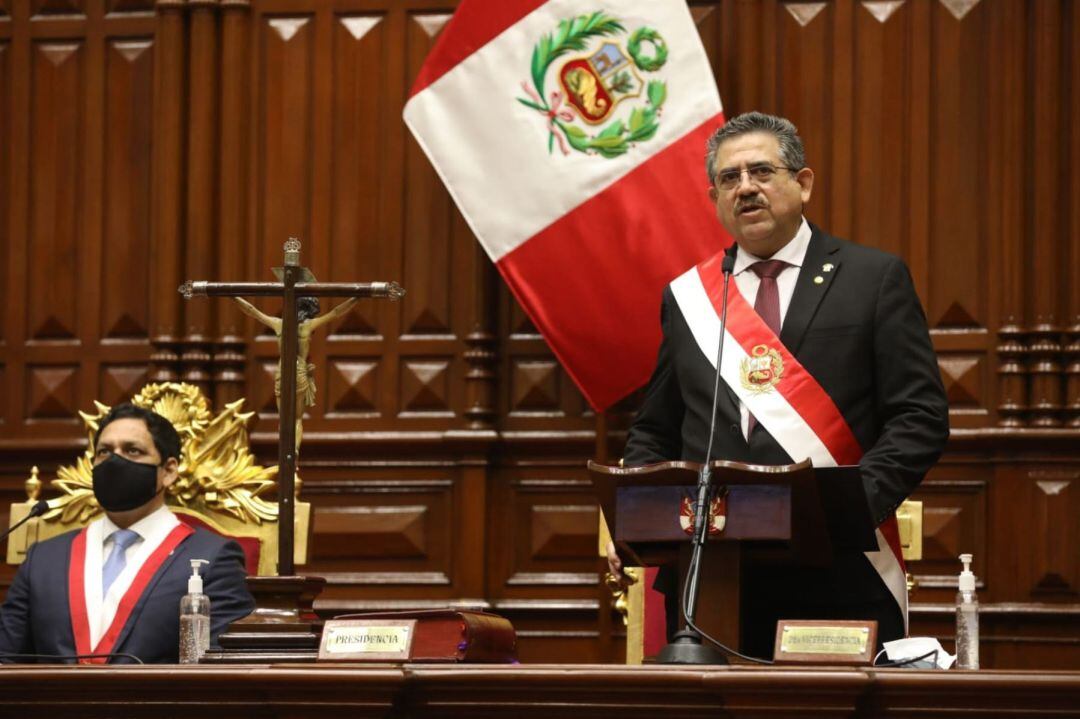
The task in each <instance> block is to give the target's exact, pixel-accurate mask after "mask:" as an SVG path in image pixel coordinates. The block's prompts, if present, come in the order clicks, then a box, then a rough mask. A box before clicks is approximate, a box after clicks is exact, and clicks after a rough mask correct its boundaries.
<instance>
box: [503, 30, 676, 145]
mask: <svg viewBox="0 0 1080 719" xmlns="http://www.w3.org/2000/svg"><path fill="white" fill-rule="evenodd" d="M574 51H578V52H580V51H585V54H582V55H575V56H574V57H572V58H570V59H568V60H565V61H564V62H561V63H558V62H556V61H557V60H560V59H562V58H563V57H564V56H566V55H568V54H570V53H571V52H574ZM667 56H668V48H667V44H666V43H665V42H664V38H663V36H662V35H661V34H660V33H659V32H658V31H657V30H655V29H654V28H650V27H646V26H642V27H639V28H637V29H635V30H634V31H633V32H632V33H630V34H629V36H628V37H627V30H626V28H625V27H624V25H623V24H622V23H621V22H620V21H619V20H618V19H616V18H614V17H612V16H610V15H606V14H605V13H603V12H594V13H592V14H591V15H579V16H577V17H575V18H573V19H568V20H563V21H562V22H560V23H559V26H558V28H557V29H556V30H555V31H554V32H553V33H548V34H546V35H544V36H543V37H542V38H540V41H539V42H538V43H537V44H536V46H535V47H534V48H533V53H532V68H531V69H532V78H531V81H532V84H531V85H530V84H529V82H528V81H525V82H522V83H521V86H522V89H524V90H525V92H526V94H527V95H528V97H526V98H521V97H519V98H518V102H520V103H521V104H522V105H525V106H526V107H528V108H531V109H533V110H536V111H537V112H539V113H540V114H541V115H542V116H544V118H546V120H547V122H548V130H549V134H548V151H549V152H551V151H552V148H553V146H554V145H555V143H556V142H558V145H559V149H560V150H562V153H563V154H564V155H567V154H570V150H569V148H573V149H575V150H577V151H578V152H585V153H590V154H598V155H600V156H601V157H609V158H610V157H618V156H619V155H622V154H625V153H626V152H627V150H629V148H630V147H632V146H633V144H634V143H637V142H644V141H646V140H649V139H651V138H652V137H653V136H654V135H655V134H656V131H657V130H658V129H659V127H660V124H659V115H660V110H661V108H662V107H663V105H664V100H666V99H667V83H665V82H664V81H663V80H662V79H659V78H657V77H651V76H654V75H655V74H656V73H657V72H658V71H659V70H660V69H661V68H663V67H664V63H666V62H667ZM549 74H553V75H554V78H553V79H554V80H556V81H557V85H558V87H559V89H558V90H553V91H552V92H551V94H550V95H545V88H546V86H547V81H548V75H549ZM643 75H645V76H650V77H649V79H647V80H646V79H643V77H642V76H643ZM624 100H625V101H629V102H628V104H630V105H631V106H632V109H630V111H629V112H625V111H620V112H616V107H617V106H618V105H619V104H620V103H622V102H623V101H624ZM564 102H565V104H563V103H564ZM604 123H608V124H606V126H604V127H603V128H601V129H600V130H599V131H598V132H592V130H593V129H594V127H595V126H599V125H602V124H604Z"/></svg>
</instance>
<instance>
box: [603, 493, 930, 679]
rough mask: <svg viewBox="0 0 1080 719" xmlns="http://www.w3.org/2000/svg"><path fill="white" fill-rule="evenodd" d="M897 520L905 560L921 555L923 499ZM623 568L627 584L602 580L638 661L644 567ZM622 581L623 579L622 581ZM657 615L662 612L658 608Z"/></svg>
mask: <svg viewBox="0 0 1080 719" xmlns="http://www.w3.org/2000/svg"><path fill="white" fill-rule="evenodd" d="M896 521H897V525H898V527H899V531H900V550H901V553H902V555H903V557H904V561H905V562H915V561H918V560H920V559H922V539H923V503H922V502H919V501H916V500H913V499H908V500H906V501H904V502H903V503H901V505H900V506H899V507H898V508H897V510H896ZM598 534H599V545H600V546H599V549H600V556H601V557H606V556H607V545H608V542H609V541H610V540H611V533H610V532H609V531H608V525H607V521H606V520H605V519H604V513H603V512H600V527H599V533H598ZM623 572H624V573H625V574H626V575H627V577H628V578H629V585H628V586H623V585H622V584H620V582H619V581H618V580H617V579H616V578H615V577H612V576H611V574H610V573H608V574H607V575H606V576H605V584H606V585H607V587H608V589H610V590H611V593H612V603H613V606H614V608H615V610H616V611H617V612H618V613H619V614H620V615H621V616H622V620H623V624H624V625H625V627H626V663H627V664H641V662H642V661H643V660H644V658H645V633H646V621H647V620H646V615H645V598H646V592H647V589H648V588H647V587H646V586H645V581H644V579H645V568H644V567H624V568H623ZM623 584H625V582H624V583H623ZM907 588H908V592H909V593H910V592H911V590H912V589H914V588H915V581H914V579H913V578H912V575H911V573H910V572H909V573H908V575H907ZM659 616H661V617H662V616H663V613H662V612H661V613H660V615H659Z"/></svg>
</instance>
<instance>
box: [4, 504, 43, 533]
mask: <svg viewBox="0 0 1080 719" xmlns="http://www.w3.org/2000/svg"><path fill="white" fill-rule="evenodd" d="M47 511H49V502H48V500H45V499H39V500H38V503H37V504H35V505H34V506H33V507H31V508H30V513H29V514H27V515H26V516H25V517H23V518H22V519H20V520H19V521H18V522H16V523H15V524H13V525H12V526H10V527H8V529H7V531H6V532H4V533H3V534H0V540H3V539H6V538H7V536H8V535H9V534H11V533H12V532H14V531H15V530H16V529H18V528H19V527H21V526H23V525H24V524H26V523H27V522H29V521H30V520H31V519H33V518H34V517H40V516H41V515H43V514H45V512H47Z"/></svg>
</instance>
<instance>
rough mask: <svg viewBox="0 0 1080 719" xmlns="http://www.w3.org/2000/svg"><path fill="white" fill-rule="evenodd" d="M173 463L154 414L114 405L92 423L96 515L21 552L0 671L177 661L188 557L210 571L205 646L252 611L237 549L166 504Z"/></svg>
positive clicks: (175, 440) (167, 437) (176, 450)
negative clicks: (29, 665)
mask: <svg viewBox="0 0 1080 719" xmlns="http://www.w3.org/2000/svg"><path fill="white" fill-rule="evenodd" d="M179 457H180V436H179V435H178V434H177V432H176V429H175V428H173V426H172V425H171V424H170V423H169V421H168V420H166V419H165V418H164V417H162V416H161V415H159V414H156V413H154V412H151V411H149V410H146V409H142V408H140V407H135V406H133V405H130V404H122V405H118V406H116V407H114V408H113V409H112V411H110V412H109V413H108V414H107V415H106V416H105V417H104V418H103V419H102V420H101V424H100V428H99V429H98V432H97V434H96V436H95V437H94V470H93V476H94V495H95V496H96V497H97V500H98V503H99V504H100V505H101V506H102V508H103V509H104V510H105V516H103V517H100V518H98V519H97V520H95V521H93V522H91V523H90V524H89V525H88V526H87V527H86V528H84V529H81V530H77V531H74V532H68V533H67V534H63V535H61V536H59V537H54V538H52V539H49V540H46V541H43V542H39V543H37V544H35V545H33V546H32V547H31V548H30V550H29V552H27V555H26V560H25V561H24V562H23V563H22V565H21V566H20V567H19V571H18V573H17V574H16V575H15V579H14V581H13V582H12V584H11V588H10V589H9V590H8V594H7V599H6V600H5V602H4V604H3V607H0V662H11V661H26V662H34V661H38V662H60V661H68V662H74V661H76V660H75V656H76V655H88V654H95V655H110V654H112V655H119V654H124V655H131V656H135V657H138V658H139V659H140V660H141V661H143V662H145V663H170V662H176V661H178V656H179V634H180V629H179V626H180V622H179V616H180V598H181V597H182V596H183V595H184V594H186V593H187V580H188V577H189V576H191V560H192V559H205V560H207V561H208V562H209V564H207V565H205V566H204V567H203V571H202V574H203V576H204V577H205V581H204V588H203V592H204V593H205V594H206V595H208V596H209V598H210V610H211V628H210V634H211V644H212V645H213V644H216V641H217V637H218V635H219V634H221V633H222V632H223V631H224V630H225V629H226V627H228V625H229V624H230V623H231V622H233V621H236V620H237V619H241V618H243V617H245V616H247V615H248V614H249V613H251V611H252V610H253V609H254V608H255V602H254V600H253V599H252V597H251V594H250V593H249V592H248V590H247V586H246V583H245V576H246V572H245V571H244V555H243V552H242V550H241V549H240V547H239V545H237V544H236V542H233V541H230V540H227V539H224V538H223V537H220V536H218V535H216V534H213V533H212V532H208V531H205V530H203V529H192V528H191V527H189V526H187V525H186V524H181V523H180V521H179V520H178V519H177V518H176V516H175V515H174V514H173V513H172V512H170V511H169V510H168V509H167V508H166V507H165V499H164V494H163V493H164V490H165V488H166V487H168V486H169V485H170V484H172V483H173V482H174V481H175V480H176V478H177V467H178V465H179ZM33 655H37V656H36V657H35V656H33ZM82 661H84V662H85V661H90V660H87V659H83V660H82ZM92 661H94V662H105V661H106V659H105V658H101V659H94V660H92ZM108 661H110V662H112V663H116V664H121V663H132V662H133V661H134V660H132V659H130V658H128V657H125V656H113V657H111V658H109V659H108Z"/></svg>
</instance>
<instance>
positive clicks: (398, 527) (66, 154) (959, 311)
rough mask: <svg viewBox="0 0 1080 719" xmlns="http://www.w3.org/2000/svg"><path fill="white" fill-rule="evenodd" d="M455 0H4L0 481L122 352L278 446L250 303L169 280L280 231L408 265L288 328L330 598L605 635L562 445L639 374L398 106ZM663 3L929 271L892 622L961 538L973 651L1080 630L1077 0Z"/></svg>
mask: <svg viewBox="0 0 1080 719" xmlns="http://www.w3.org/2000/svg"><path fill="white" fill-rule="evenodd" d="M455 4H456V3H455V2H454V0H425V1H423V2H420V1H418V0H254V1H249V0H188V2H183V1H182V0H158V1H157V2H154V1H153V0H0V240H2V243H0V244H2V251H0V277H2V278H3V289H2V293H3V294H2V297H3V300H4V303H3V307H4V309H3V314H2V321H0V383H2V385H0V386H3V388H4V390H5V391H4V394H3V396H2V398H0V499H2V500H3V502H4V503H7V502H9V501H15V500H19V499H21V497H22V481H23V479H24V478H25V477H26V474H27V470H28V468H29V466H30V465H31V464H40V465H41V466H42V469H43V470H44V472H45V474H46V475H48V474H49V473H50V472H52V471H54V470H55V468H56V467H57V466H58V465H59V464H63V463H68V462H70V461H71V460H72V459H73V457H74V455H75V454H76V453H77V452H78V451H79V450H80V447H81V442H82V441H83V437H82V433H81V429H80V425H79V421H78V419H77V414H76V413H77V411H78V410H80V409H88V408H90V407H91V406H92V402H93V401H94V400H95V399H100V400H102V401H104V402H106V403H109V404H112V403H115V402H118V401H121V400H122V399H124V398H126V397H128V396H130V395H131V394H132V393H133V392H134V391H136V390H137V389H138V388H139V387H140V386H141V385H142V384H143V383H144V382H146V381H147V380H150V379H156V380H166V379H167V380H177V379H180V380H185V381H188V382H194V383H197V384H199V385H201V386H202V387H203V388H204V389H205V390H206V391H207V392H208V393H209V395H210V396H211V397H213V398H214V400H215V402H217V403H219V404H220V403H222V402H224V401H228V400H231V399H234V398H237V397H245V398H247V400H248V402H249V405H248V406H249V407H252V408H254V409H256V410H257V411H258V413H259V415H258V416H259V423H258V426H257V428H256V430H257V431H256V432H255V434H254V435H253V437H254V442H255V445H256V448H257V450H258V452H259V454H260V456H261V458H262V459H263V461H265V462H271V461H272V459H273V457H274V456H275V451H274V442H275V441H276V417H275V407H274V399H273V372H274V367H275V364H276V346H275V344H274V341H273V338H272V337H271V336H269V335H267V334H266V333H265V332H264V331H263V330H262V328H260V327H256V326H255V325H254V324H253V323H252V322H250V321H249V320H247V319H245V318H244V317H243V316H242V315H240V314H239V313H238V312H237V311H236V310H235V308H234V307H232V306H231V305H229V304H228V303H227V302H226V301H224V300H206V299H202V300H194V301H190V302H184V301H182V300H181V298H180V296H179V295H178V294H177V293H176V287H177V285H179V284H180V282H181V281H182V280H184V279H221V280H235V279H268V278H269V269H268V268H269V267H271V266H272V265H274V264H277V263H279V262H280V260H281V245H282V243H283V242H284V241H285V240H286V239H287V238H288V237H290V236H296V237H299V238H301V239H302V241H303V243H304V258H305V261H306V262H307V263H308V264H309V265H310V266H311V268H312V269H313V271H314V272H315V273H316V275H317V276H318V277H319V278H321V279H329V280H335V281H347V280H354V281H355V280H378V279H394V280H398V281H400V282H402V284H404V285H405V286H406V287H407V289H408V296H407V297H406V299H405V300H404V301H403V302H401V303H397V304H393V303H387V302H381V303H380V302H375V301H367V302H364V303H362V304H361V306H360V307H359V309H358V310H356V311H355V312H353V313H352V314H351V315H350V316H349V317H348V318H346V319H344V320H342V321H340V322H339V323H338V324H337V325H336V326H335V327H333V328H332V330H331V332H330V333H329V336H323V337H319V338H318V339H316V340H315V341H314V343H313V349H312V360H313V361H314V362H315V364H316V365H317V368H318V369H317V374H316V379H317V384H318V387H319V395H318V404H317V405H316V406H315V407H314V408H313V409H312V411H311V412H310V416H309V417H308V418H307V419H306V421H305V434H304V445H303V448H302V453H301V462H300V466H301V475H302V477H303V479H304V495H305V497H306V498H307V499H308V500H310V501H311V502H312V503H313V504H314V505H315V512H316V514H315V527H316V529H315V532H316V535H315V544H314V557H313V561H312V562H311V564H310V565H309V566H308V567H307V571H309V572H311V573H317V574H322V575H324V576H326V577H327V578H328V580H329V588H328V589H327V592H326V594H325V597H324V599H323V607H324V609H325V610H326V611H334V610H338V609H345V608H348V609H356V608H365V607H375V606H380V607H381V606H405V605H407V606H414V605H422V604H425V603H428V604H445V603H446V602H448V601H456V602H462V603H467V604H477V605H481V606H488V607H493V608H495V609H496V610H498V611H501V612H504V613H506V614H507V615H509V616H511V617H512V618H513V619H514V620H515V622H516V624H517V625H518V627H519V629H520V631H521V635H522V649H523V657H524V658H525V659H539V658H544V659H555V660H564V661H584V660H592V659H614V658H616V655H617V651H616V648H615V646H616V643H617V638H616V639H612V638H611V636H610V632H608V629H609V624H610V616H609V612H608V611H607V603H606V599H605V598H604V597H603V596H602V594H601V593H599V592H598V590H597V577H596V571H597V560H596V558H595V556H594V553H595V527H596V508H595V502H594V501H593V499H592V496H591V494H590V492H589V486H588V483H587V479H586V477H585V474H584V471H583V469H582V465H583V463H584V460H585V459H586V458H589V457H593V456H597V455H599V456H601V457H603V456H608V457H616V456H618V454H619V452H620V451H621V441H622V436H623V435H622V434H621V432H622V431H623V430H624V429H625V427H626V425H627V422H628V421H629V417H630V416H631V412H632V409H633V406H634V400H633V398H631V399H630V400H628V401H627V402H625V403H623V405H622V406H620V407H618V408H616V409H615V410H614V411H612V412H610V413H609V414H608V415H606V416H603V417H600V418H597V417H595V416H594V415H593V414H592V412H591V411H590V410H589V408H588V407H587V405H586V404H585V402H584V401H583V400H582V398H581V396H580V394H579V393H578V392H577V391H576V389H575V388H574V386H573V385H572V383H571V382H570V381H569V379H568V378H567V376H566V375H565V374H564V373H563V372H562V371H561V369H560V368H559V365H558V363H557V362H556V361H555V359H554V358H553V356H552V355H551V353H550V352H549V350H548V348H547V346H546V345H545V343H544V342H543V340H542V339H541V338H540V337H539V335H538V334H537V333H536V331H535V329H534V328H533V327H532V326H531V325H530V323H529V321H528V319H527V318H526V316H525V315H524V313H523V312H522V311H521V310H520V308H519V307H518V306H517V305H516V304H515V303H514V301H513V300H512V298H511V297H510V296H509V293H508V291H507V289H506V287H505V285H503V283H502V282H501V281H500V280H499V278H498V276H497V274H496V273H495V271H494V270H493V268H492V266H491V264H490V262H488V260H487V259H486V258H485V257H484V255H483V254H482V252H481V251H480V249H479V246H478V245H477V243H476V242H475V240H474V239H473V237H472V236H471V234H470V232H469V230H468V228H467V226H466V224H465V223H464V221H463V220H462V218H461V216H460V215H459V214H458V213H457V211H456V210H455V208H454V206H453V203H452V201H451V200H450V198H449V196H448V194H447V193H446V191H445V190H444V189H443V187H442V185H441V184H440V182H439V180H438V178H437V177H436V175H435V173H434V172H433V171H432V169H431V167H430V166H429V164H428V163H427V161H426V159H425V158H424V156H423V154H422V153H421V152H420V150H419V148H418V147H417V145H416V144H415V143H414V142H413V141H412V139H411V138H410V137H409V136H408V134H407V132H406V130H405V128H404V126H403V124H402V122H401V120H400V117H401V110H402V106H403V104H404V101H405V98H406V96H407V92H408V88H409V87H410V85H411V83H412V80H413V78H414V77H415V76H416V74H417V72H418V70H419V68H420V66H421V64H422V63H423V60H424V57H425V55H426V53H427V52H428V50H429V49H430V47H431V44H432V42H433V40H434V38H435V37H436V36H437V35H438V33H439V31H440V30H441V28H442V27H443V26H444V25H445V23H446V21H447V20H448V18H449V16H450V14H451V12H452V10H453V7H454V6H455ZM691 6H692V12H693V14H694V17H695V19H696V21H697V25H698V28H699V30H700V32H701V36H702V38H703V40H704V43H705V46H706V48H707V51H708V53H709V56H710V58H711V59H712V63H713V68H714V71H715V74H716V77H717V81H718V84H719V87H720V92H721V97H722V98H723V101H724V106H725V108H726V110H727V112H728V113H729V115H730V114H735V113H738V112H742V111H745V110H749V109H762V110H766V111H771V112H777V113H781V114H784V115H787V116H788V117H790V118H792V119H793V120H794V121H795V122H796V124H797V125H798V126H799V127H800V128H801V131H802V134H803V137H804V139H805V141H806V144H807V150H808V157H809V161H810V163H811V165H812V166H813V167H814V168H815V170H816V171H817V176H818V188H819V191H818V192H817V193H816V194H815V197H814V199H813V202H812V203H811V205H810V207H809V209H808V213H807V214H808V216H809V217H811V218H812V219H814V220H815V221H817V222H819V223H820V224H822V225H823V226H825V227H827V228H829V229H830V230H831V231H833V232H834V233H836V234H839V235H842V236H847V237H850V238H852V239H854V240H856V241H859V242H861V243H864V244H867V245H872V246H875V247H880V248H883V249H886V250H889V251H892V252H896V253H898V254H900V255H902V256H903V257H904V258H905V259H906V260H907V261H908V263H909V264H910V266H911V269H912V272H913V274H914V277H915V281H916V286H917V288H918V290H919V293H920V296H921V297H922V299H923V302H924V306H925V308H926V311H927V315H928V317H929V321H930V325H931V330H932V334H933V339H934V343H935V346H936V348H937V350H938V352H939V357H940V365H941V369H942V375H943V377H944V379H945V383H946V387H947V390H948V394H949V399H950V403H951V417H952V424H953V427H954V433H953V439H952V443H951V445H950V450H949V452H948V454H947V456H946V457H945V459H944V460H943V461H942V463H941V465H940V466H939V467H938V468H936V469H935V470H934V471H933V472H932V473H931V475H930V477H929V478H928V479H927V481H926V482H925V483H924V485H923V487H922V488H921V489H920V490H919V492H918V497H919V498H921V499H923V500H924V501H925V502H926V503H927V518H926V532H927V541H926V559H925V560H924V561H923V562H920V563H918V564H916V565H915V566H914V567H913V573H914V575H915V576H916V579H917V580H918V582H919V587H918V588H917V589H916V591H915V594H914V600H915V603H916V604H915V609H914V621H915V625H914V628H915V630H916V631H919V630H920V629H923V630H925V631H933V632H935V633H938V634H940V635H948V634H949V633H950V631H951V630H950V629H949V616H948V606H947V605H948V603H949V602H950V601H951V596H952V589H951V586H950V581H951V577H952V576H953V575H954V574H955V572H956V570H957V562H956V561H955V559H954V558H955V557H956V555H957V554H959V553H960V552H961V551H973V552H974V553H975V556H976V569H977V571H978V573H979V575H980V577H981V579H982V582H983V601H984V605H985V606H986V607H987V614H986V616H987V620H986V625H985V626H986V628H985V629H984V633H986V634H988V635H990V636H989V638H988V639H987V642H988V644H987V648H986V649H984V652H985V654H986V655H987V658H988V660H989V662H990V663H997V664H998V665H1000V666H1038V665H1048V664H1050V663H1056V664H1057V665H1060V664H1061V663H1066V664H1068V663H1071V664H1072V666H1077V665H1080V636H1078V634H1080V632H1078V631H1077V629H1076V627H1077V625H1078V622H1077V620H1078V619H1080V599H1078V596H1077V592H1078V589H1080V551H1078V550H1077V547H1080V534H1078V532H1080V530H1078V529H1077V527H1078V526H1080V522H1078V520H1080V460H1078V456H1080V454H1078V451H1077V447H1078V446H1080V442H1078V440H1080V283H1078V282H1077V281H1076V278H1077V277H1080V180H1077V179H1076V176H1077V175H1076V171H1075V168H1077V167H1080V122H1077V120H1076V118H1077V117H1080V91H1078V86H1080V10H1078V8H1077V7H1076V6H1075V4H1074V3H1072V2H1069V0H1040V2H1024V1H1023V0H899V1H897V2H882V1H878V2H873V1H869V0H867V1H863V2H859V1H855V0H830V1H828V2H777V1H776V0H753V1H752V0H716V1H713V2H696V1H695V2H692V3H691ZM475 101H482V102H496V101H498V98H477V99H475ZM687 171H688V172H699V168H697V167H694V168H687ZM703 185H704V182H703ZM703 191H704V190H703ZM264 307H265V308H266V309H268V310H273V311H276V308H275V307H274V306H273V304H272V303H264ZM598 428H599V436H600V437H601V440H600V441H597V436H598ZM10 574H11V573H10V570H5V571H4V572H3V573H0V583H5V584H6V582H7V581H9V579H10ZM601 607H602V608H603V609H601Z"/></svg>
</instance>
